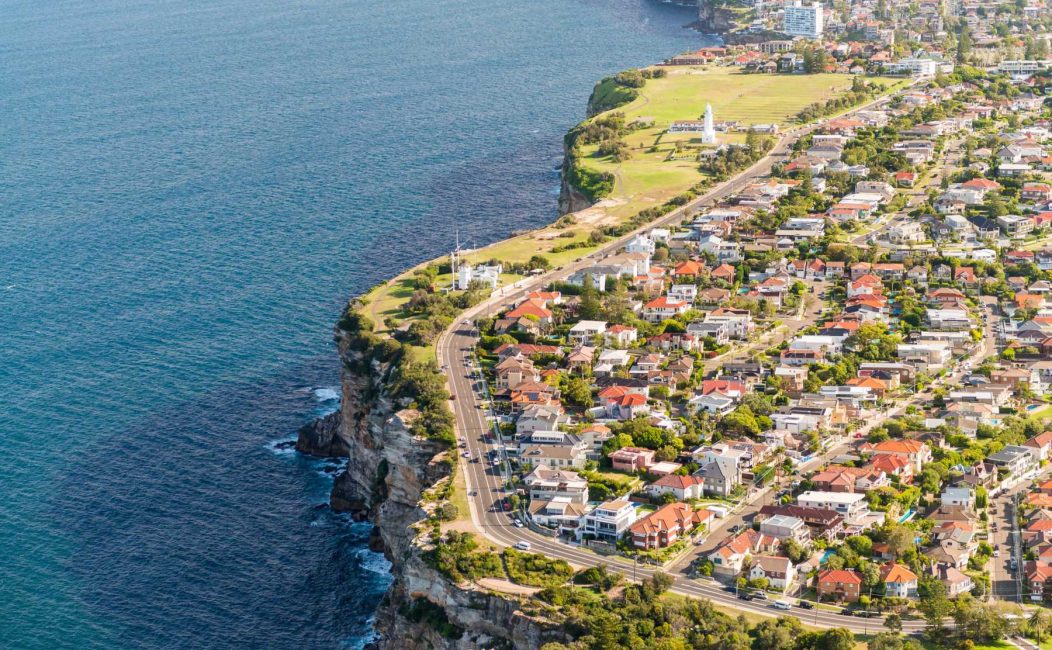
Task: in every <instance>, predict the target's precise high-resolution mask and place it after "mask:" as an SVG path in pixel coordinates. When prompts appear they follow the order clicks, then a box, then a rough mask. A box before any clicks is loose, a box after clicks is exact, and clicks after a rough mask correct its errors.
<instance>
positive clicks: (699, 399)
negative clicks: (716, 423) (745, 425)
mask: <svg viewBox="0 0 1052 650" xmlns="http://www.w3.org/2000/svg"><path fill="white" fill-rule="evenodd" d="M688 404H689V405H690V406H691V407H692V408H693V409H695V410H696V411H697V412H698V413H711V414H713V415H717V416H720V417H723V416H724V415H727V414H728V413H730V412H732V411H733V410H734V408H735V401H734V400H733V399H732V398H730V397H727V396H726V395H720V394H718V393H717V394H713V395H696V396H694V397H692V398H691V399H690V400H689V401H688Z"/></svg>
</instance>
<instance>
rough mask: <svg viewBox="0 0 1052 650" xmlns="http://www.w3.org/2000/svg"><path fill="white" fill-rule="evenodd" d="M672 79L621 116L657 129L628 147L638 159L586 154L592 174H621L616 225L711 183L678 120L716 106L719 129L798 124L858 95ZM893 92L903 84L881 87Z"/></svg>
mask: <svg viewBox="0 0 1052 650" xmlns="http://www.w3.org/2000/svg"><path fill="white" fill-rule="evenodd" d="M667 70H668V72H669V74H668V76H666V77H664V78H661V79H650V80H648V81H647V83H646V86H644V87H643V88H642V89H641V90H640V91H639V96H638V97H637V98H636V99H635V100H633V101H632V102H631V103H629V104H627V105H625V106H622V107H620V108H617V109H615V110H616V111H618V112H622V113H624V114H625V121H626V122H628V123H631V122H632V121H634V120H640V121H644V122H650V121H652V122H653V126H651V127H649V128H646V129H640V130H637V131H634V132H632V133H631V134H629V135H627V136H626V137H625V142H626V143H627V144H628V146H629V148H630V150H631V151H632V156H631V157H630V158H629V159H628V160H626V161H623V162H620V163H617V162H614V161H613V160H611V159H610V158H598V157H596V156H595V150H596V146H591V147H584V148H583V152H584V154H585V156H586V157H585V158H584V162H585V166H586V167H587V168H588V169H594V170H597V171H605V172H610V173H612V174H614V176H615V178H616V181H615V184H614V190H613V192H612V193H611V195H610V196H609V197H607V198H608V199H609V201H610V203H611V204H612V205H611V206H610V207H609V208H608V212H609V213H610V214H611V215H612V216H613V217H615V218H622V217H626V216H630V215H632V214H635V213H636V212H638V211H639V210H641V209H644V208H646V207H649V206H651V205H656V204H658V203H661V202H663V201H666V200H668V199H669V198H671V197H673V196H676V195H677V194H681V193H683V192H684V191H686V190H687V189H688V188H690V187H691V186H693V185H694V184H696V183H698V182H699V181H700V180H702V178H703V177H704V175H703V174H702V173H701V172H700V171H699V170H698V162H697V153H698V151H699V150H700V149H702V148H703V145H702V144H701V138H700V135H699V134H696V133H667V129H668V126H669V124H671V123H672V122H674V121H677V120H700V119H701V118H702V114H703V113H704V112H705V105H706V104H712V110H713V115H714V117H715V119H716V121H717V122H721V121H722V122H738V123H740V124H741V125H742V126H746V127H747V126H752V125H755V124H772V123H773V124H778V125H779V126H782V127H784V126H786V125H788V124H790V123H792V122H793V120H794V118H795V116H796V115H797V113H799V112H800V111H801V110H803V109H804V108H806V107H807V106H809V105H810V104H813V103H815V102H824V101H826V100H827V99H831V98H833V97H836V96H838V95H840V94H842V93H844V92H846V91H847V90H849V89H850V88H851V83H852V79H853V77H852V75H846V74H815V75H771V74H742V73H741V72H740V71H739V70H738V69H737V68H725V67H706V68H702V67H684V68H668V69H667ZM878 81H881V82H884V83H885V85H887V86H889V88H890V87H891V86H893V85H897V84H901V83H902V81H901V80H898V79H879V80H878ZM744 139H745V136H744V134H742V133H729V134H721V135H720V142H721V143H723V142H726V143H737V142H741V141H743V140H744Z"/></svg>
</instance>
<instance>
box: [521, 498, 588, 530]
mask: <svg viewBox="0 0 1052 650" xmlns="http://www.w3.org/2000/svg"><path fill="white" fill-rule="evenodd" d="M585 510H586V506H584V505H583V504H580V503H574V502H573V501H571V500H570V499H568V498H566V497H555V498H553V499H531V500H530V505H529V513H530V519H532V520H533V523H535V524H537V525H538V526H547V527H549V528H556V529H558V531H559V533H560V534H574V533H575V532H576V530H577V527H578V525H579V524H580V521H581V517H582V516H583V515H584V513H585Z"/></svg>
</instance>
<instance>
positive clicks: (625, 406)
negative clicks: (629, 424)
mask: <svg viewBox="0 0 1052 650" xmlns="http://www.w3.org/2000/svg"><path fill="white" fill-rule="evenodd" d="M606 412H607V415H609V416H610V417H612V418H616V419H618V420H632V419H635V418H637V417H639V416H640V415H646V414H648V413H650V405H649V404H647V398H646V396H645V395H640V394H638V393H626V394H625V395H621V396H619V397H615V398H612V399H610V400H609V401H608V402H607V405H606Z"/></svg>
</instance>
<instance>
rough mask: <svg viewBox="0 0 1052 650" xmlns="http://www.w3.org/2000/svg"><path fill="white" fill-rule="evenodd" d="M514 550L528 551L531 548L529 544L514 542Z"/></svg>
mask: <svg viewBox="0 0 1052 650" xmlns="http://www.w3.org/2000/svg"><path fill="white" fill-rule="evenodd" d="M515 548H517V549H519V550H520V551H528V550H530V548H531V547H530V543H529V542H516V543H515Z"/></svg>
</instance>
